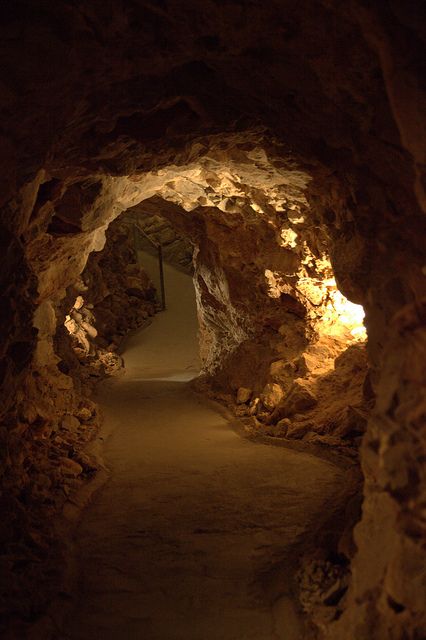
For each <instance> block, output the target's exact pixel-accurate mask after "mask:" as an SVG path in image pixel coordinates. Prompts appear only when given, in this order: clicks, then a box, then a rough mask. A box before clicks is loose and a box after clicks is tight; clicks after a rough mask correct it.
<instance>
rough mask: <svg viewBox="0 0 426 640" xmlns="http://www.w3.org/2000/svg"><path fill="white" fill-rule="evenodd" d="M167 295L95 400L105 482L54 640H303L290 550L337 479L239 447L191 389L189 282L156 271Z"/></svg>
mask: <svg viewBox="0 0 426 640" xmlns="http://www.w3.org/2000/svg"><path fill="white" fill-rule="evenodd" d="M166 288H167V296H168V300H167V303H168V309H167V311H166V312H163V313H160V314H158V315H157V316H156V318H155V319H154V322H153V324H152V325H151V326H150V327H149V328H148V329H145V330H143V331H142V332H139V333H138V334H136V335H134V336H133V337H132V338H130V339H129V340H128V342H127V344H126V347H125V351H124V360H125V365H126V373H125V375H124V376H123V377H121V378H116V379H113V380H109V381H108V382H106V383H104V384H103V386H102V389H101V391H100V392H99V401H100V403H101V406H102V409H103V412H104V414H105V426H104V431H103V437H104V446H103V452H102V455H103V458H104V461H105V464H106V466H107V467H108V469H109V471H110V477H109V480H108V482H107V483H106V484H105V485H104V486H103V487H102V488H101V489H100V490H99V491H98V492H97V493H96V494H95V496H94V498H93V500H92V502H91V504H90V506H89V507H88V508H87V509H86V511H85V513H84V514H83V517H82V521H81V525H80V526H79V528H78V530H77V533H76V561H77V564H78V567H79V584H78V589H77V590H76V593H75V595H74V598H75V606H74V608H73V611H72V613H71V615H70V616H69V618H68V620H67V622H66V625H65V628H64V632H63V637H64V638H67V639H69V640H89V639H92V638H97V639H98V640H127V639H129V640H131V639H132V640H133V639H135V640H136V639H141V640H142V639H143V640H249V639H252V640H304V638H306V637H307V635H306V633H307V632H306V631H305V630H304V621H303V619H301V618H300V616H299V614H298V612H297V607H296V606H295V604H294V603H293V600H292V597H291V585H292V581H291V578H292V571H293V569H294V560H295V558H294V549H295V546H296V545H297V544H298V543H299V542H300V540H301V539H303V538H304V537H309V535H311V537H312V531H313V529H314V527H313V523H316V522H318V521H320V520H321V518H322V517H323V513H324V512H325V511H328V510H329V509H330V504H333V501H334V500H335V496H336V494H337V492H338V486H339V484H341V483H342V482H344V478H343V475H344V471H342V470H341V469H340V468H338V467H336V466H334V465H333V464H332V463H331V462H328V461H326V460H323V459H320V458H317V457H315V456H313V455H310V454H307V453H303V452H302V453H301V452H297V451H292V450H289V449H286V448H283V447H272V446H268V445H265V444H256V443H253V442H250V441H249V440H246V439H244V438H242V437H240V436H239V435H238V434H237V433H236V432H235V431H234V430H233V429H232V428H231V427H230V425H229V423H228V421H227V419H226V418H225V417H224V415H223V412H221V410H220V409H219V408H216V406H215V405H214V404H212V403H211V402H210V401H208V400H204V399H203V398H202V397H200V396H197V395H196V394H194V393H193V392H192V391H191V390H190V388H189V386H188V384H187V381H188V380H189V379H191V378H192V377H194V376H195V375H196V374H197V371H198V358H197V339H196V331H197V319H196V311H195V300H194V291H193V288H192V282H191V279H190V278H189V277H188V276H186V275H185V274H183V273H181V272H178V271H176V270H175V269H173V268H172V267H166ZM276 566H280V572H279V575H276V574H275V573H274V567H276ZM271 576H273V577H271Z"/></svg>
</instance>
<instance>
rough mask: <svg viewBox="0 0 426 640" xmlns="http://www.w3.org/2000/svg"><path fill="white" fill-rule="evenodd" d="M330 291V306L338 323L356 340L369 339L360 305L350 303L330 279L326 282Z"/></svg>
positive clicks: (334, 281) (333, 280)
mask: <svg viewBox="0 0 426 640" xmlns="http://www.w3.org/2000/svg"><path fill="white" fill-rule="evenodd" d="M324 284H325V285H326V287H327V288H329V289H331V291H330V305H331V306H332V308H333V311H334V315H335V319H336V321H338V322H339V323H340V324H342V325H344V326H345V327H346V329H348V331H349V333H350V334H351V335H352V336H353V338H354V339H355V340H358V341H364V340H366V339H367V331H366V328H365V326H364V317H365V313H364V309H363V307H362V305H360V304H354V303H353V302H350V300H348V299H347V298H345V296H344V295H343V294H342V293H341V292H340V291H339V290H338V289H337V286H336V280H335V279H334V278H329V279H327V280H325V281H324Z"/></svg>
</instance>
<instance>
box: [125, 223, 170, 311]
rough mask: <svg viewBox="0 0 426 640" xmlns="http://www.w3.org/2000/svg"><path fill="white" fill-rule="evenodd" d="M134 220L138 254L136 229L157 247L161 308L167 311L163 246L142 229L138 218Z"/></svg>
mask: <svg viewBox="0 0 426 640" xmlns="http://www.w3.org/2000/svg"><path fill="white" fill-rule="evenodd" d="M132 222H133V243H134V245H135V251H136V255H138V247H137V242H136V230H137V231H139V233H140V234H141V235H143V236H144V237H145V238H146V239H147V240H148V241H149V242H150V243H151V244H152V246H153V247H155V248H156V249H157V255H158V269H159V274H160V289H161V310H162V311H165V310H166V289H165V284H164V267H163V247H162V245H161V244H160V243H159V242H155V240H153V239H152V238H150V236H149V235H148V234H147V232H146V231H145V229H142V227H141V226H139V224H138V223H137V222H136V220H133V221H132Z"/></svg>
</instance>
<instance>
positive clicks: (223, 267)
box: [0, 0, 426, 640]
mask: <svg viewBox="0 0 426 640" xmlns="http://www.w3.org/2000/svg"><path fill="white" fill-rule="evenodd" d="M421 9H422V6H421V3H417V2H411V3H406V2H401V1H399V0H394V1H392V2H389V3H382V2H376V1H373V2H371V3H365V2H362V1H361V0H349V2H346V3H341V2H337V1H336V0H316V1H315V2H312V1H308V0H300V1H299V2H297V3H295V2H290V1H286V0H276V1H274V2H268V3H252V2H248V1H247V2H245V1H243V2H241V1H239V0H230V1H229V2H226V3H224V2H213V1H208V2H204V3H194V2H187V3H180V2H160V3H151V4H147V3H144V2H142V1H139V0H135V1H134V2H127V1H126V2H124V0H117V1H116V2H114V3H112V4H111V3H110V5H108V7H106V6H105V3H100V2H98V1H97V0H93V1H90V2H80V1H79V2H76V3H69V2H65V1H64V0H57V1H56V2H55V3H54V4H52V3H50V2H44V1H42V2H41V3H35V2H23V1H22V2H21V1H16V2H13V3H5V5H4V6H3V7H2V10H1V11H2V20H1V25H0V35H1V43H2V44H1V54H0V56H1V58H0V60H1V65H0V66H1V69H2V74H1V85H0V108H1V113H2V133H1V135H0V185H1V187H0V207H1V210H0V229H1V246H2V249H3V266H2V270H1V275H0V302H1V308H2V317H1V319H0V322H1V344H0V354H1V365H0V389H1V405H0V407H1V420H2V423H1V424H2V426H1V439H2V442H3V446H2V461H1V478H2V493H1V498H0V499H1V500H2V504H4V505H5V513H6V514H9V516H8V518H9V520H6V519H5V520H4V521H5V522H6V521H9V522H12V525H11V527H10V528H9V529H8V530H7V531H6V532H5V533H4V536H5V539H6V538H7V537H8V536H9V538H8V539H10V532H11V531H12V537H13V538H16V536H18V530H19V531H20V530H21V524H22V521H23V520H24V519H25V518H27V517H30V518H31V513H32V509H33V507H34V509H36V507H37V509H38V510H39V509H40V507H39V504H40V500H41V502H43V501H45V500H47V502H48V508H49V509H50V507H51V506H52V508H53V505H52V504H51V503H50V502H49V500H53V503H54V502H55V498H54V497H53V498H50V497H49V496H50V495H52V496H54V495H55V493H54V491H53V489H52V488H51V486H50V485H49V480H46V479H44V480H42V481H41V482H42V488H41V489H40V488H39V487H38V484H40V483H39V482H38V480H37V482H36V481H35V478H36V477H38V475H37V473H38V472H37V471H36V470H37V469H38V468H41V467H43V466H44V462H42V461H41V459H43V460H50V459H51V455H52V452H53V453H54V456H55V460H58V461H59V460H62V462H61V463H60V464H58V466H57V475H58V477H59V476H61V477H66V478H68V479H69V481H70V483H71V484H72V483H73V482H74V479H75V478H76V477H80V476H81V475H82V474H84V473H86V471H85V466H84V461H82V460H80V459H77V457H76V456H74V454H73V453H72V451H73V449H72V447H74V444H70V443H69V442H68V441H67V438H68V436H66V437H65V436H64V435H63V434H62V431H63V430H65V431H66V430H67V429H69V428H70V427H71V428H73V427H72V425H71V422H72V420H71V419H70V418H65V416H68V415H69V416H72V417H77V418H78V420H79V424H80V425H81V431H82V433H83V435H82V439H84V438H85V437H86V435H85V434H86V433H89V432H90V430H91V429H92V426H93V428H94V424H95V422H96V419H95V408H94V407H93V406H92V405H90V406H86V405H85V404H84V402H83V404H81V402H82V401H81V396H80V390H79V386H78V385H79V383H78V382H77V381H73V378H72V377H71V376H70V375H68V373H69V372H70V369H69V367H70V365H69V364H65V365H60V363H61V362H65V361H66V356H65V354H66V353H68V354H69V351H70V349H69V344H68V343H67V342H66V341H67V333H66V330H65V328H64V327H63V321H64V320H65V315H66V314H67V313H68V311H69V310H70V309H71V308H72V306H73V305H74V303H75V300H76V298H77V295H79V294H78V292H77V295H76V296H75V298H74V299H73V300H71V299H68V294H69V292H70V287H73V286H75V285H76V283H78V282H79V279H80V277H81V274H82V273H83V271H84V269H85V267H86V263H87V260H88V256H89V255H90V254H91V253H92V252H94V251H99V250H100V249H101V248H102V247H103V244H104V242H105V231H106V230H107V228H108V226H109V224H110V223H111V222H113V220H114V219H115V218H117V217H118V215H119V214H120V213H122V212H123V211H125V210H127V209H130V208H132V207H135V206H138V205H139V204H140V203H141V202H143V203H144V210H145V211H146V212H148V213H151V214H152V215H161V216H163V217H164V218H166V219H167V220H168V221H169V223H170V224H171V225H172V226H173V228H174V229H175V230H176V232H177V233H178V234H179V235H183V236H185V237H187V238H188V239H189V241H190V242H191V243H192V244H193V245H194V246H195V252H194V261H195V276H194V281H195V286H196V292H197V300H198V305H199V317H200V336H201V352H202V356H203V361H204V370H205V375H206V378H205V381H206V383H208V385H209V386H210V388H213V389H214V392H215V393H216V394H222V396H226V397H227V398H228V401H229V402H234V400H236V399H237V394H238V389H240V388H243V387H244V388H248V389H249V390H251V391H252V392H253V396H252V397H251V398H250V402H252V403H253V406H251V405H247V406H248V407H249V411H250V409H253V414H255V415H253V416H250V418H253V419H254V418H256V420H259V422H260V423H261V425H264V426H263V427H262V426H260V427H258V428H260V429H263V428H265V429H272V428H274V429H276V430H277V431H276V434H277V435H279V433H281V434H284V432H285V437H290V436H292V437H297V438H300V437H302V438H305V437H307V438H320V439H321V438H326V439H328V442H329V444H330V445H334V444H337V440H336V438H337V439H338V440H339V442H341V441H342V439H344V438H345V437H347V436H348V435H349V434H352V435H351V438H352V437H354V438H355V442H356V441H357V439H359V438H360V436H361V434H362V432H363V430H364V428H365V421H366V419H367V418H368V425H367V428H366V434H365V436H364V437H363V440H362V444H361V449H360V451H361V465H362V470H363V473H364V476H365V483H364V502H363V511H362V518H361V521H360V522H359V524H358V525H357V526H356V528H355V543H356V553H355V555H354V557H353V558H352V562H351V576H352V578H351V579H350V580H349V578H348V582H347V584H348V589H347V591H346V593H345V596H344V597H345V600H344V606H342V608H341V611H340V612H339V616H338V619H337V618H336V619H334V620H327V621H326V624H324V625H322V627H321V629H322V633H323V635H325V636H326V637H327V638H329V639H330V640H331V639H333V640H337V639H338V640H352V638H354V637H357V638H360V639H361V638H362V639H364V638H368V639H370V638H377V639H379V640H381V639H382V638H388V637H389V638H392V639H393V640H402V639H403V638H413V639H414V638H420V637H422V636H424V635H425V619H424V602H425V601H426V588H425V586H424V583H423V582H422V570H423V565H422V555H421V554H422V550H423V546H422V545H423V542H424V535H425V522H424V506H423V505H424V473H425V472H424V468H425V467H424V430H425V424H426V420H425V402H426V401H425V382H426V380H425V366H424V363H425V361H426V358H425V355H426V353H425V351H426V346H425V341H426V328H425V309H424V308H425V299H426V284H425V245H424V235H425V230H426V229H425V218H424V212H425V209H426V197H425V180H424V166H425V149H426V144H425V138H426V135H425V130H424V117H423V114H424V113H425V102H426V93H425V91H424V89H423V87H422V82H421V80H422V60H423V59H424V41H425V30H424V21H423V20H422V15H421ZM92 260H93V261H94V262H96V260H97V259H96V258H93V259H92ZM100 260H101V258H100ZM133 275H135V274H134V273H133V272H129V273H128V274H127V276H129V277H133ZM127 276H126V277H127ZM333 277H334V278H335V281H336V283H337V288H336V286H335V285H334V283H333V281H332V278H333ZM327 283H328V284H327ZM132 288H133V287H130V289H132ZM136 289H137V290H139V289H138V288H136ZM338 291H340V292H341V294H342V295H343V296H345V297H346V298H347V299H348V300H350V301H351V302H352V303H354V304H357V305H362V306H363V308H364V310H365V314H366V315H365V325H366V328H367V331H368V344H367V353H368V367H369V373H368V376H367V377H366V368H365V364H364V360H363V355H362V352H363V349H362V347H360V346H359V345H357V344H355V345H354V344H353V343H354V342H357V336H356V335H354V334H353V333H351V332H352V331H353V330H354V329H356V327H355V326H353V325H351V323H350V322H349V323H348V322H347V319H345V318H344V316H345V314H344V313H343V312H342V313H341V312H340V311H339V309H341V306H340V303H341V299H340V298H339V293H338ZM98 295H99V299H98V303H99V306H100V308H101V307H102V309H103V310H104V312H105V313H104V315H105V317H106V316H108V314H107V309H108V304H106V303H105V300H107V297H106V298H102V295H103V294H101V293H100V292H99V291H98V292H97V293H96V296H98ZM129 295H131V294H129ZM83 297H84V296H83ZM135 297H136V298H138V299H141V298H139V297H138V296H135ZM93 304H94V305H95V303H94V302H93ZM85 308H86V310H87V307H85ZM67 310H68V311H67ZM89 310H90V309H89ZM76 311H77V312H78V309H76ZM93 313H94V315H95V317H96V309H95V306H94V309H93ZM101 316H102V313H101V315H100V317H101ZM337 317H340V320H341V322H339V323H336V322H335V321H336V318H337ZM77 319H78V318H77ZM82 321H83V322H87V318H86V320H82ZM111 322H116V323H117V324H114V329H113V333H111V334H110V335H105V340H106V341H107V342H108V340H109V339H110V338H113V336H114V335H117V334H118V333H120V331H121V328H120V327H121V325H120V321H119V319H117V320H114V321H113V320H112V319H111V316H109V319H108V320H106V321H105V324H106V325H108V327H111V324H110V323H111ZM88 324H89V325H91V326H93V325H92V323H91V322H90V321H89V323H88ZM348 345H349V350H347V348H348ZM69 358H71V355H69ZM336 358H337V360H336ZM334 360H336V364H335V365H334V364H333V361H334ZM277 363H279V364H277ZM327 363H328V364H329V365H330V367H329V368H327V366H326V365H327ZM320 365H321V366H320ZM61 366H62V368H63V369H64V371H61ZM67 367H68V368H67ZM265 385H269V386H268V387H267V390H266V391H265V390H264V389H265ZM271 385H277V386H279V387H280V389H281V391H282V397H280V399H279V400H278V402H277V406H276V407H274V406H272V405H273V403H271V402H269V396H270V395H271V394H268V393H267V392H268V391H269V390H271V389H272V388H274V389H275V391H277V393H276V394H275V397H276V398H278V396H280V393H279V392H278V390H277V388H276V387H272V386H271ZM336 388H338V389H339V391H338V392H337V393H339V395H340V396H341V397H340V398H337V399H336V403H337V404H336V406H335V407H334V408H333V407H331V406H330V402H329V399H330V393H331V395H333V394H334V393H336V391H335V389H336ZM272 395H273V394H272ZM267 396H268V400H267V404H266V405H265V409H267V411H266V412H263V408H262V406H261V403H262V398H263V400H265V399H266V398H267ZM241 397H242V396H241V394H240V400H241ZM46 399H47V400H46ZM257 399H259V400H257ZM268 402H269V405H268ZM274 402H275V400H274ZM244 404H245V403H241V404H240V405H239V406H243V405H244ZM372 404H374V408H373V410H372V412H371V414H370V415H368V416H367V415H366V411H367V409H368V408H369V405H372ZM53 406H54V415H55V421H54V425H53V426H52V421H51V416H52V411H53V409H52V407H53ZM301 407H302V408H301ZM83 410H84V411H83ZM76 411H81V412H83V413H82V414H81V420H80V418H79V417H78V413H76ZM87 411H89V412H90V417H89V415H88V413H87ZM275 411H276V412H277V413H273V412H275ZM300 411H304V412H307V413H304V414H301V413H300ZM262 413H264V415H262ZM83 414H84V417H83ZM271 416H272V417H271ZM59 419H61V420H62V421H61V422H60V420H59ZM63 420H65V424H66V425H67V427H66V428H65V427H64V426H63V424H64V423H63ZM86 424H87V425H89V426H88V427H86V426H85V425H86ZM57 425H59V427H58V433H57V435H56V426H57ZM73 425H74V427H75V428H76V429H77V431H78V427H77V424H76V423H75V422H73ZM280 430H281V431H280ZM292 430H293V434H292ZM65 431H64V433H65ZM57 437H58V438H59V439H60V440H59V444H58V442H56V443H55V438H57ZM61 439H62V441H61ZM35 452H37V453H35ZM65 459H67V460H68V461H67V462H65ZM70 461H71V462H70ZM55 468H56V467H55ZM80 469H82V471H80ZM77 472H78V473H77ZM55 473H56V471H55ZM87 473H90V470H88V471H87ZM40 495H41V496H42V498H41V499H39V497H38V496H40ZM11 496H12V497H11ZM37 505H38V506H37ZM49 505H50V506H49ZM45 506H46V505H44V506H43V509H44V508H45ZM12 514H15V515H12ZM28 514H30V516H28ZM49 514H50V511H49V513H48V516H49ZM48 516H46V517H48ZM49 517H50V516H49ZM13 518H14V519H13ZM6 528H7V527H6ZM21 543H22V544H24V543H23V542H22V541H21V540H19V541H18V546H15V547H13V548H12V550H10V548H9V550H8V551H7V553H6V559H5V564H6V568H7V572H8V573H7V575H8V576H9V578H10V581H9V582H8V584H18V583H19V577H18V578H17V576H18V574H19V571H20V567H21V566H22V565H21V564H20V558H21V556H20V555H19V554H20V549H21V547H19V544H21ZM27 543H28V544H30V545H34V548H35V549H36V551H35V555H37V554H41V555H40V557H41V558H43V557H46V554H48V553H49V552H50V551H49V549H50V548H51V547H49V545H48V546H47V549H48V550H47V551H43V549H42V548H43V544H42V543H40V544H39V542H37V541H35V542H34V540H33V542H31V541H30V542H28V541H27V542H25V544H27ZM43 553H44V554H45V555H44V556H43ZM37 562H38V560H37ZM345 580H346V578H345ZM18 586H19V585H18ZM17 588H18V587H17ZM24 609H25V607H24ZM36 610H38V609H37V607H36ZM36 610H31V611H28V610H26V609H25V610H23V609H19V608H15V609H14V610H13V611H14V613H15V614H16V615H19V616H24V617H25V616H26V617H27V618H28V619H29V618H31V616H34V615H35V613H36Z"/></svg>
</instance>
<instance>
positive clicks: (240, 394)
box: [237, 387, 253, 404]
mask: <svg viewBox="0 0 426 640" xmlns="http://www.w3.org/2000/svg"><path fill="white" fill-rule="evenodd" d="M252 395H253V391H252V389H248V388H247V387H240V388H239V389H238V391H237V404H247V402H249V401H250V398H251V397H252Z"/></svg>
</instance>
